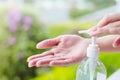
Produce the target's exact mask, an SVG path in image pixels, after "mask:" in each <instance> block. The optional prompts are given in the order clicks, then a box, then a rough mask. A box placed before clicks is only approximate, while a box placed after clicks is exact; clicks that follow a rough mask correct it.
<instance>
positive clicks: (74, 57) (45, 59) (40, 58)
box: [27, 35, 120, 67]
mask: <svg viewBox="0 0 120 80" xmlns="http://www.w3.org/2000/svg"><path fill="white" fill-rule="evenodd" d="M116 37H118V35H116V36H115V35H110V36H105V37H101V38H98V39H97V44H98V45H99V47H100V50H101V51H107V52H109V51H110V52H111V51H120V48H119V47H118V48H114V47H113V46H112V43H113V41H114V39H115V38H116ZM108 39H109V41H108ZM103 40H104V41H103ZM89 44H90V39H85V38H82V37H80V36H77V35H62V36H59V37H56V38H53V39H47V40H44V41H42V42H40V43H38V44H37V46H36V47H37V48H38V49H46V48H51V47H52V49H50V50H49V51H46V52H44V53H42V54H37V55H33V56H30V57H29V58H28V59H27V61H28V66H29V67H33V66H36V67H39V66H69V65H72V64H75V63H78V62H80V61H81V60H82V59H83V58H84V57H86V49H87V47H88V45H89Z"/></svg>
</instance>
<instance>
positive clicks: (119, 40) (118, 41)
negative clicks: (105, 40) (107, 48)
mask: <svg viewBox="0 0 120 80" xmlns="http://www.w3.org/2000/svg"><path fill="white" fill-rule="evenodd" d="M113 47H115V48H117V47H120V37H117V38H116V39H115V41H114V42H113Z"/></svg>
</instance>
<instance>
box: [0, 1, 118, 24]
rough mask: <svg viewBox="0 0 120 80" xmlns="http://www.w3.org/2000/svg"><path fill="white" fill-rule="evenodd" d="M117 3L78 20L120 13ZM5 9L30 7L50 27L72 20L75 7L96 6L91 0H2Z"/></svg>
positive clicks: (94, 18) (2, 6)
mask: <svg viewBox="0 0 120 80" xmlns="http://www.w3.org/2000/svg"><path fill="white" fill-rule="evenodd" d="M115 1H116V5H113V6H111V7H108V8H104V9H102V10H98V11H96V12H93V13H91V14H87V15H84V16H80V17H78V19H77V20H79V21H84V20H86V19H87V20H88V21H95V20H98V19H100V18H101V17H102V16H104V15H105V14H107V13H111V12H113V11H120V9H119V8H120V0H115ZM4 7H6V8H8V9H9V8H17V9H24V8H25V7H28V8H30V9H31V11H34V12H35V13H36V14H37V15H38V17H39V19H40V20H41V21H42V22H43V23H45V24H46V23H47V24H48V25H50V24H51V23H62V22H66V21H69V20H70V19H71V17H70V15H69V12H70V9H71V8H73V7H76V8H78V9H80V10H84V9H93V8H94V5H93V4H92V3H91V2H90V1H89V0H0V9H4Z"/></svg>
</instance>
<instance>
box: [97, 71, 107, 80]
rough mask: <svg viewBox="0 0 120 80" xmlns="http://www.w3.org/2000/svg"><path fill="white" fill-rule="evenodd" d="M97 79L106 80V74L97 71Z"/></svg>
mask: <svg viewBox="0 0 120 80" xmlns="http://www.w3.org/2000/svg"><path fill="white" fill-rule="evenodd" d="M97 80H106V75H105V74H102V73H99V72H98V73H97Z"/></svg>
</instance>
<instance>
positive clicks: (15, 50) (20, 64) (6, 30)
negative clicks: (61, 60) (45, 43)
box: [0, 0, 120, 80]
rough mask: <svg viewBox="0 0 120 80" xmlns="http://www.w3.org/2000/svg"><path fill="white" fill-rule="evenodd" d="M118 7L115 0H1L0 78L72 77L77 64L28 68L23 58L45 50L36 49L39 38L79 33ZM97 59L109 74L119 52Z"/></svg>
mask: <svg viewBox="0 0 120 80" xmlns="http://www.w3.org/2000/svg"><path fill="white" fill-rule="evenodd" d="M53 4H54V5H53ZM118 7H119V2H117V1H115V0H0V80H75V73H76V68H77V66H78V64H76V65H72V66H68V67H48V66H46V67H39V68H36V67H34V68H28V67H27V62H26V59H27V58H28V57H29V56H31V55H34V54H38V53H39V54H40V53H42V52H44V51H46V50H37V49H36V48H35V46H36V44H37V43H38V42H39V41H42V40H44V39H48V38H53V37H56V36H59V35H63V34H76V35H78V33H77V31H79V30H83V29H88V28H90V27H92V26H94V25H95V24H96V23H97V22H98V21H99V20H100V18H101V17H102V16H103V15H104V14H106V13H109V12H112V11H113V10H114V11H115V10H116V11H118V9H117V8H118ZM81 36H83V37H85V35H81ZM100 60H101V61H102V62H103V63H104V64H105V66H106V69H107V73H108V76H110V75H111V74H112V73H113V72H114V71H116V70H117V69H119V68H120V62H119V61H120V54H118V53H104V52H102V54H101V55H100Z"/></svg>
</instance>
